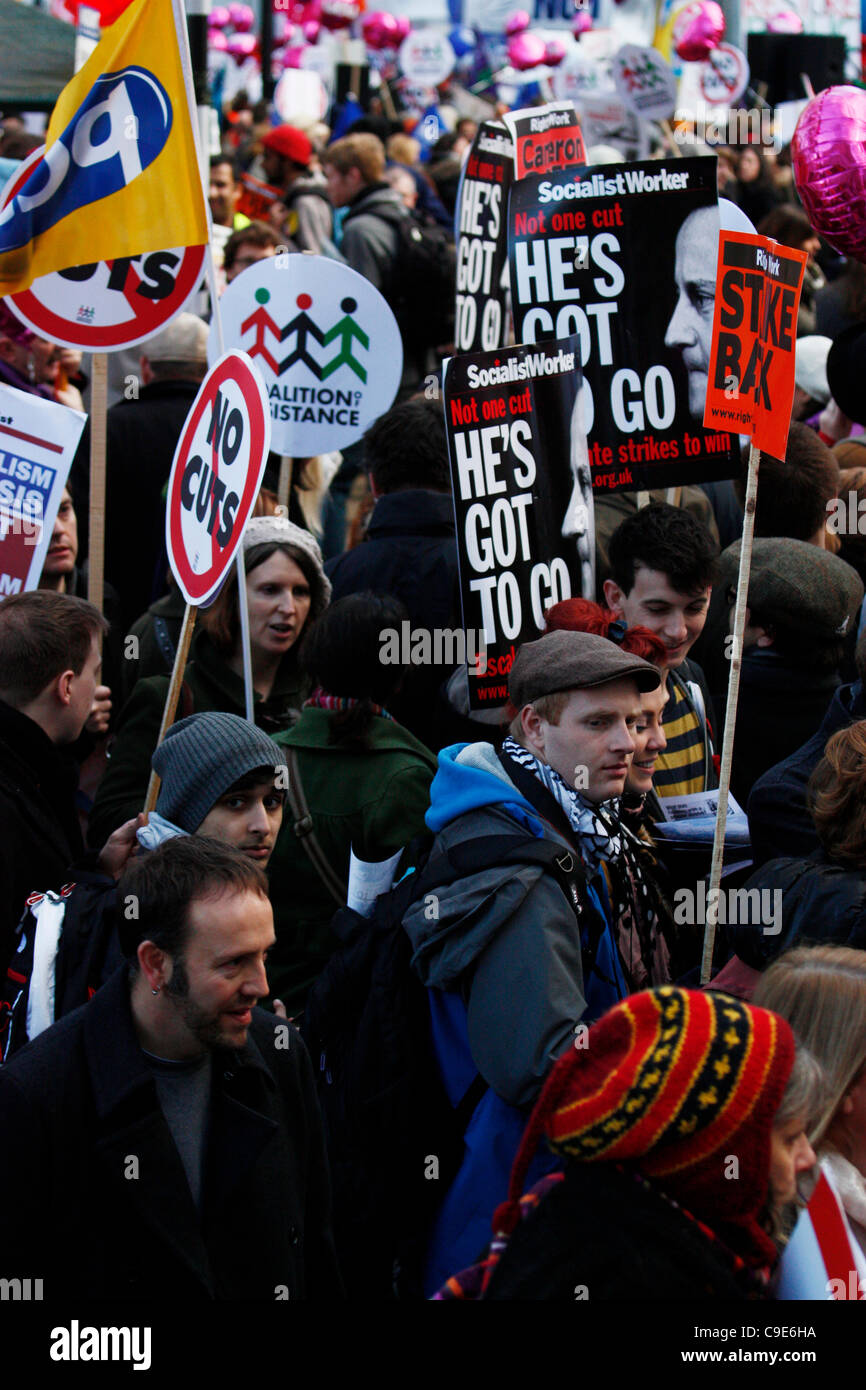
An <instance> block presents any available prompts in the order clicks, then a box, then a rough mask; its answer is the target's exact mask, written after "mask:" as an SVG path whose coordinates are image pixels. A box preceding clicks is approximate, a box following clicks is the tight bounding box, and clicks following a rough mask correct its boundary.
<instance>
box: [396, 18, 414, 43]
mask: <svg viewBox="0 0 866 1390" xmlns="http://www.w3.org/2000/svg"><path fill="white" fill-rule="evenodd" d="M394 18H395V19H396V21H397V29H398V30H399V34H400V42H401V43H402V42H403V40H404V39H408V37H409V35H410V33H411V31H412V21H411V20H409V19H407V18H406V16H405V15H402V14H398V15H395V16H394Z"/></svg>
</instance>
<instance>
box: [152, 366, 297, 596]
mask: <svg viewBox="0 0 866 1390" xmlns="http://www.w3.org/2000/svg"><path fill="white" fill-rule="evenodd" d="M270 424H271V419H270V412H269V410H268V398H267V394H266V392H265V385H264V382H263V381H262V379H261V376H260V374H259V373H258V372H257V371H256V368H255V367H254V366H253V364H252V363H251V362H250V361H249V359H248V358H247V357H246V356H245V355H244V354H243V353H241V352H235V351H232V352H227V353H225V355H224V356H223V357H221V358H220V360H219V361H218V362H217V363H216V364H215V365H214V366H213V367H212V368H211V370H210V371H209V372H208V374H207V376H206V377H205V380H204V382H203V383H202V385H201V388H200V389H199V392H198V395H197V396H196V398H195V400H194V401H193V403H192V407H191V409H190V412H189V415H188V416H187V418H186V423H185V424H184V427H183V431H182V433H181V436H180V439H179V440H178V444H177V449H176V450H175V455H174V461H173V463H172V467H171V477H170V478H169V483H168V496H167V499H166V508H165V540H166V547H167V550H168V558H169V563H170V564H171V568H172V573H173V574H174V577H175V579H176V580H177V584H178V588H179V589H180V591H181V593H182V594H183V596H184V598H185V599H186V601H187V603H193V604H203V603H207V602H208V600H209V599H211V598H212V597H213V595H214V594H215V593H216V591H217V589H218V588H219V586H220V584H221V583H222V581H223V579H224V577H225V574H226V571H227V570H228V567H229V565H230V564H231V562H232V560H233V559H234V555H235V552H236V550H237V548H238V545H239V544H240V539H241V534H242V532H243V529H244V527H245V526H246V524H247V520H248V519H249V516H250V513H251V512H252V509H253V505H254V503H255V500H256V497H257V496H258V492H259V488H260V487H261V482H262V475H263V473H264V470H265V462H266V460H267V456H268V449H269V447H270V432H271V431H270Z"/></svg>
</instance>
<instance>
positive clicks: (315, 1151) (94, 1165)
mask: <svg viewBox="0 0 866 1390" xmlns="http://www.w3.org/2000/svg"><path fill="white" fill-rule="evenodd" d="M119 892H120V894H121V897H122V899H123V901H125V902H128V903H134V904H135V909H136V910H135V912H134V913H126V914H125V915H124V919H123V923H122V945H123V950H124V955H125V957H126V961H127V964H126V965H125V966H122V967H121V968H120V969H119V970H118V971H117V972H115V974H114V975H113V976H112V978H111V980H110V981H109V982H108V983H107V984H106V985H105V986H104V988H103V989H101V990H99V992H98V993H97V994H96V996H95V997H94V998H93V1000H92V1001H91V1002H90V1003H89V1004H87V1005H86V1006H85V1007H83V1008H80V1009H77V1010H76V1011H75V1012H74V1013H72V1014H70V1015H69V1016H68V1017H67V1018H64V1019H62V1020H61V1021H60V1022H59V1023H56V1024H54V1026H53V1027H51V1028H49V1029H48V1030H47V1031H46V1032H44V1033H43V1034H41V1036H40V1037H38V1038H37V1039H36V1040H35V1041H34V1042H33V1043H31V1044H30V1045H29V1046H28V1047H27V1048H26V1049H25V1050H24V1051H23V1052H22V1053H21V1054H20V1056H18V1057H15V1058H14V1059H13V1060H12V1061H11V1062H10V1063H9V1064H8V1065H7V1066H5V1067H4V1068H3V1069H2V1071H0V1127H2V1131H3V1136H4V1141H3V1144H2V1146H0V1190H2V1191H3V1192H4V1193H5V1194H6V1195H7V1197H8V1202H7V1213H6V1216H7V1219H6V1220H5V1222H4V1241H3V1259H4V1274H5V1275H6V1276H7V1277H14V1278H20V1277H22V1276H28V1275H30V1274H31V1273H32V1272H34V1271H38V1272H39V1277H40V1279H42V1280H43V1281H44V1290H45V1297H46V1298H48V1299H54V1300H55V1301H59V1300H62V1301H64V1302H66V1301H68V1299H69V1297H70V1296H71V1295H72V1294H73V1292H74V1293H75V1295H76V1297H78V1298H80V1299H84V1300H87V1299H100V1300H101V1299H118V1298H121V1299H132V1300H136V1301H142V1300H151V1301H154V1300H155V1301H159V1302H173V1303H176V1304H178V1305H179V1306H182V1305H184V1304H188V1303H190V1302H192V1303H201V1302H202V1301H211V1300H214V1301H241V1300H243V1301H246V1302H253V1301H257V1302H263V1303H273V1301H274V1300H275V1299H276V1300H281V1299H288V1300H290V1301H291V1302H292V1303H294V1302H295V1301H297V1300H299V1299H300V1300H309V1299H316V1300H320V1301H331V1302H332V1301H333V1300H334V1299H339V1298H340V1296H341V1292H342V1290H341V1283H340V1277H339V1273H338V1270H337V1264H336V1257H335V1254H334V1248H333V1240H332V1236H331V1229H330V1195H329V1182H328V1169H327V1160H326V1156H325V1149H324V1142H323V1136H322V1124H321V1117H320V1114H319V1109H318V1104H317V1101H316V1095H315V1085H314V1081H313V1071H312V1066H311V1064H310V1059H309V1057H308V1055H307V1052H306V1049H305V1047H304V1044H303V1042H302V1041H301V1038H300V1036H299V1035H298V1034H297V1033H296V1032H295V1030H294V1029H293V1028H292V1026H291V1025H290V1024H289V1023H287V1022H286V1021H285V1020H282V1019H279V1018H276V1017H274V1016H273V1015H269V1014H267V1013H265V1012H264V1011H263V1010H260V1009H258V1008H256V1004H257V1001H258V1000H259V999H260V998H261V997H262V996H263V995H265V994H266V993H267V988H268V983H267V975H266V970H265V961H266V958H267V953H268V950H269V948H270V946H271V945H272V944H273V941H274V928H273V916H272V913H271V907H270V903H269V902H268V897H267V883H266V880H265V876H264V873H263V871H262V869H261V867H260V866H258V865H256V864H254V863H252V862H251V861H250V860H249V859H248V858H246V857H245V856H244V855H243V854H239V853H238V852H237V850H234V849H231V848H229V847H228V846H226V845H222V844H218V843H216V842H215V841H213V840H210V839H208V838H207V837H205V836H183V837H176V838H174V839H172V840H171V841H169V842H168V843H167V844H164V845H162V846H161V847H160V848H158V849H156V850H154V851H153V853H152V854H148V855H145V856H143V857H142V858H141V859H138V860H136V861H134V862H133V863H132V864H131V865H130V866H129V868H128V869H127V871H126V873H125V874H124V876H123V878H122V880H121V882H120V885H119ZM58 1155H59V1156H60V1160H61V1161H58Z"/></svg>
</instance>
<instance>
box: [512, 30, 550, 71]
mask: <svg viewBox="0 0 866 1390" xmlns="http://www.w3.org/2000/svg"><path fill="white" fill-rule="evenodd" d="M505 51H506V54H507V57H508V61H509V63H510V64H511V66H512V67H513V68H517V70H518V72H526V71H527V69H528V68H537V67H538V65H539V63H543V62H544V61H545V57H546V54H547V45H546V43H545V42H544V39H540V38H539V37H538V35H537V34H515V35H514V37H513V38H511V39H509V40H508V47H507V49H506V50H505Z"/></svg>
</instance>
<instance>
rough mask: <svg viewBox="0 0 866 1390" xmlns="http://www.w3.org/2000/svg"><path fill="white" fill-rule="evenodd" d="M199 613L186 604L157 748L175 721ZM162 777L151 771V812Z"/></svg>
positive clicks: (148, 801) (148, 805) (147, 805)
mask: <svg viewBox="0 0 866 1390" xmlns="http://www.w3.org/2000/svg"><path fill="white" fill-rule="evenodd" d="M197 615H198V609H197V608H194V607H193V605H192V604H191V603H188V604H187V605H186V609H185V610H184V615H183V624H182V626H181V629H180V637H179V639H178V643H177V651H176V653H175V657H174V666H173V667H172V672H171V680H170V681H169V685H168V695H167V696H166V701H165V709H164V710H163V712H162V723H161V725H160V726H159V738H158V739H157V741H156V746H157V748H158V747H159V745H160V744H161V743H162V740H163V739H164V738H165V736H166V734H167V733H168V730H169V729H170V728H171V726H172V724H173V723H174V714H175V710H176V709H177V702H178V698H179V696H180V688H181V686H182V685H183V673H184V671H185V670H186V662H187V657H188V656H189V644H190V642H191V641H192V633H193V628H194V627H195V620H196V617H197ZM160 780H161V779H160V778H159V777H158V776H157V774H156V773H155V772H151V774H150V781H149V782H148V784H147V799H146V801H145V803H144V809H145V811H146V812H148V813H150V812H151V811H152V810H153V808H154V807H155V806H156V798H157V797H158V795H159V784H160Z"/></svg>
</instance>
